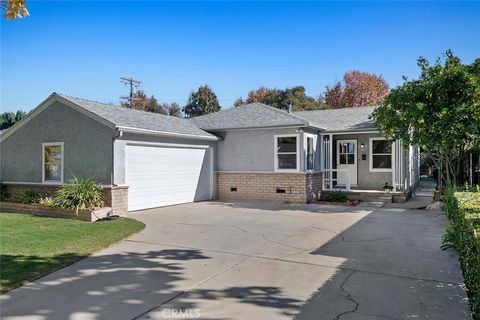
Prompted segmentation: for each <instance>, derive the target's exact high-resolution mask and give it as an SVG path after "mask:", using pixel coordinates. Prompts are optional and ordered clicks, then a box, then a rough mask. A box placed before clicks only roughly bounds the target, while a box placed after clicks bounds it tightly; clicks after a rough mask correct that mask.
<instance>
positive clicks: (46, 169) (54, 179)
mask: <svg viewBox="0 0 480 320" xmlns="http://www.w3.org/2000/svg"><path fill="white" fill-rule="evenodd" d="M42 149H43V150H42V151H43V152H42V153H43V155H42V157H43V159H42V165H43V169H42V174H43V177H42V179H43V182H44V183H63V142H55V143H44V144H43V145H42Z"/></svg>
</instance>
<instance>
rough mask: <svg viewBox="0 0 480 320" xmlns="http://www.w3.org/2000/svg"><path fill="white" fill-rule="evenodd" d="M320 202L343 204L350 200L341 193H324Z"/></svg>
mask: <svg viewBox="0 0 480 320" xmlns="http://www.w3.org/2000/svg"><path fill="white" fill-rule="evenodd" d="M320 200H322V201H330V202H343V203H347V202H350V199H348V197H347V195H346V194H345V193H344V192H341V191H333V192H329V193H323V194H322V196H321V198H320Z"/></svg>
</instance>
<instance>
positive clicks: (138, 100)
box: [120, 90, 153, 110]
mask: <svg viewBox="0 0 480 320" xmlns="http://www.w3.org/2000/svg"><path fill="white" fill-rule="evenodd" d="M152 97H153V96H152ZM148 103H149V99H148V97H147V95H146V94H145V92H143V90H137V92H135V93H134V94H133V96H132V103H131V104H130V101H123V102H122V103H121V104H120V105H121V106H122V107H124V108H130V109H137V110H145V108H147V105H148Z"/></svg>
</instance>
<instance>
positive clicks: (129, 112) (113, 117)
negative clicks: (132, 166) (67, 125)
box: [54, 93, 216, 139]
mask: <svg viewBox="0 0 480 320" xmlns="http://www.w3.org/2000/svg"><path fill="white" fill-rule="evenodd" d="M54 95H57V96H59V97H61V98H64V99H66V100H68V101H70V102H72V103H74V104H75V105H77V106H79V107H81V108H83V109H85V110H87V111H89V112H91V113H93V114H94V115H96V116H98V117H100V118H102V119H105V120H107V121H109V122H111V123H112V124H114V125H115V126H116V127H118V128H124V127H127V128H132V129H140V130H147V131H155V132H164V133H172V134H179V135H190V136H198V137H206V138H212V139H214V138H216V137H215V136H214V135H212V134H210V133H207V132H205V131H203V130H202V129H200V128H198V127H197V126H195V125H192V123H191V122H190V121H188V120H186V119H183V118H179V117H173V116H167V115H163V114H158V113H152V112H146V111H141V110H136V109H128V108H122V107H119V106H116V105H113V104H106V103H101V102H97V101H93V100H86V99H80V98H75V97H71V96H67V95H64V94H59V93H54Z"/></svg>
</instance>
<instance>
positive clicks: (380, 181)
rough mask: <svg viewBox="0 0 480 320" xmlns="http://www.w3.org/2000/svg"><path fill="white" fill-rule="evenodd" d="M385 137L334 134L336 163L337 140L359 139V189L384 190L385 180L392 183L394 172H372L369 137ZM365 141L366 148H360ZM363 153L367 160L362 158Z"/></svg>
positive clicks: (378, 135)
mask: <svg viewBox="0 0 480 320" xmlns="http://www.w3.org/2000/svg"><path fill="white" fill-rule="evenodd" d="M374 137H383V136H382V135H381V134H375V133H373V134H372V133H370V134H352V135H334V136H333V139H334V145H333V146H334V157H335V158H334V161H333V163H334V164H336V145H337V142H336V141H337V140H348V139H352V140H354V139H356V140H357V164H358V167H357V183H358V189H367V190H369V189H372V190H382V188H383V185H384V184H385V182H388V184H389V185H392V172H370V155H369V152H370V151H369V150H370V146H369V144H370V141H369V138H374ZM362 143H364V144H365V149H363V150H362V149H360V145H361V144H362ZM362 154H365V155H366V156H367V159H366V160H362Z"/></svg>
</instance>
